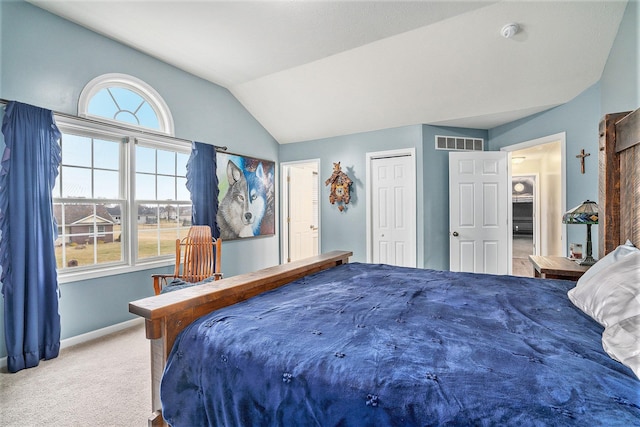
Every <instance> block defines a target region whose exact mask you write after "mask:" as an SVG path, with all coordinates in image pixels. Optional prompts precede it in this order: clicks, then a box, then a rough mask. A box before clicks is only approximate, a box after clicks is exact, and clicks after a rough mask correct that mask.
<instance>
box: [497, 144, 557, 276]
mask: <svg viewBox="0 0 640 427" xmlns="http://www.w3.org/2000/svg"><path fill="white" fill-rule="evenodd" d="M565 146H566V134H565V133H564V132H562V133H558V134H554V135H549V136H546V137H542V138H538V139H534V140H530V141H525V142H522V143H519V144H514V145H510V146H507V147H503V148H502V150H503V151H510V152H511V174H512V179H513V180H515V179H517V178H519V177H526V176H530V177H531V176H532V177H534V182H535V185H534V187H533V201H534V204H533V205H532V210H533V211H532V215H533V217H534V219H533V222H532V228H533V236H532V237H533V243H532V245H533V247H532V248H530V250H531V252H532V254H535V255H555V256H566V245H564V244H563V242H565V240H566V228H565V227H564V226H563V225H562V221H561V218H562V213H563V212H565V210H566V209H565V200H566V196H565V188H566V187H565V182H566V178H565V176H566V172H565V162H564V158H565ZM518 182H520V181H518ZM515 183H516V181H513V186H515ZM513 186H512V190H513V193H512V197H516V196H515V194H516V193H517V192H516V191H515V188H513ZM523 186H524V183H523ZM519 188H520V187H519ZM514 205H515V203H514ZM523 206H524V205H523ZM522 209H525V208H522ZM512 216H513V219H514V221H513V224H512V227H511V228H512V229H511V239H512V248H513V250H512V271H513V273H512V274H514V275H524V276H532V275H533V270H532V268H531V266H530V263H529V262H528V254H525V253H520V252H518V250H517V247H518V244H519V243H521V242H520V240H522V239H523V237H524V236H525V234H526V233H524V231H523V230H522V229H520V225H519V224H518V230H516V229H515V225H516V222H515V218H516V211H515V210H514V211H513V214H512Z"/></svg>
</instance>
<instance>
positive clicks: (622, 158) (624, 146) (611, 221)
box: [598, 109, 640, 258]
mask: <svg viewBox="0 0 640 427" xmlns="http://www.w3.org/2000/svg"><path fill="white" fill-rule="evenodd" d="M599 130H600V139H599V150H600V151H599V156H598V163H599V165H600V167H599V169H600V177H599V182H600V187H599V207H600V214H599V220H598V221H599V224H598V255H599V257H600V258H602V257H603V256H604V255H606V254H608V253H609V252H611V251H612V250H614V249H615V248H616V247H617V246H618V245H620V244H622V243H624V242H625V241H626V240H627V239H629V240H631V241H632V242H633V243H634V244H635V245H636V246H640V109H637V110H635V111H633V112H631V113H630V112H624V113H614V114H607V115H606V116H604V118H603V119H602V120H601V121H600V127H599Z"/></svg>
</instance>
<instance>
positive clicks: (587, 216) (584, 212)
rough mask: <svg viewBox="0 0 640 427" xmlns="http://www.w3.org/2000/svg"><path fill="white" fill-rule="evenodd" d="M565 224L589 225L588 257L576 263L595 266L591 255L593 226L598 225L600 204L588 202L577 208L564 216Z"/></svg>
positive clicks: (563, 221)
mask: <svg viewBox="0 0 640 427" xmlns="http://www.w3.org/2000/svg"><path fill="white" fill-rule="evenodd" d="M562 223H563V224H586V225H587V256H586V257H585V258H584V259H582V260H578V261H576V262H577V263H578V264H580V265H593V264H595V263H596V260H595V259H594V258H593V256H592V255H591V224H597V223H598V204H597V203H596V202H592V201H591V200H586V201H585V202H584V203H582V204H581V205H580V206H576V207H575V208H573V209H571V210H570V211H567V212H565V214H564V215H562Z"/></svg>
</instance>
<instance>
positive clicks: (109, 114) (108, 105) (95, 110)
mask: <svg viewBox="0 0 640 427" xmlns="http://www.w3.org/2000/svg"><path fill="white" fill-rule="evenodd" d="M87 111H88V112H89V114H93V115H96V116H100V117H106V118H108V119H113V118H114V117H115V116H116V113H117V112H118V108H117V107H116V104H114V102H113V99H112V98H111V95H110V94H109V92H108V91H107V89H106V88H105V89H101V90H100V91H99V92H98V93H96V94H95V95H94V96H93V98H91V101H89V108H88V110H87Z"/></svg>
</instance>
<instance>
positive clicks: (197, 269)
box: [151, 225, 222, 295]
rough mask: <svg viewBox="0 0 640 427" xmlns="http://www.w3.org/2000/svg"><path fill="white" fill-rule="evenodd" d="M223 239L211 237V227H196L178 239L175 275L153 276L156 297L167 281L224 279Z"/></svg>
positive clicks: (193, 281)
mask: <svg viewBox="0 0 640 427" xmlns="http://www.w3.org/2000/svg"><path fill="white" fill-rule="evenodd" d="M221 257H222V239H213V238H212V237H211V227H209V226H208V225H194V226H192V227H191V228H190V229H189V232H188V233H187V237H185V238H184V239H182V240H180V239H176V266H175V270H174V271H173V274H152V275H151V277H153V290H154V292H155V293H156V295H159V294H160V291H162V288H163V287H164V286H166V285H167V279H181V280H184V281H185V282H190V283H195V282H199V281H201V280H204V279H206V278H208V277H214V278H215V279H214V280H219V279H221V278H222V273H221V272H220V263H221V261H220V260H221Z"/></svg>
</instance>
